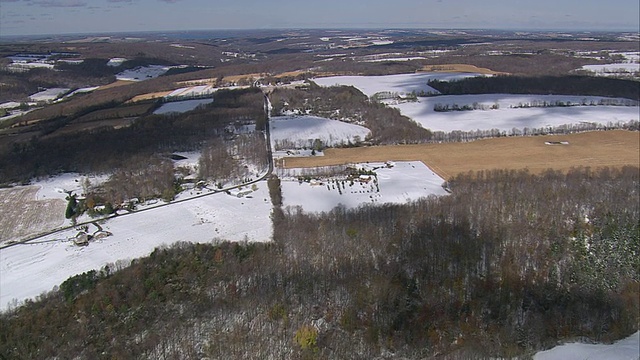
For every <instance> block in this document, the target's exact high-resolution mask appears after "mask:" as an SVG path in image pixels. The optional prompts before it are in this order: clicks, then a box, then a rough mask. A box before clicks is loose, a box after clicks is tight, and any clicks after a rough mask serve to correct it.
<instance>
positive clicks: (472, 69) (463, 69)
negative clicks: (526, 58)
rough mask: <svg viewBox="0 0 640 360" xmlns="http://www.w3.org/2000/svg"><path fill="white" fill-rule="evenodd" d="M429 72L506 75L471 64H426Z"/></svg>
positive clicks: (425, 69) (424, 69) (424, 68)
mask: <svg viewBox="0 0 640 360" xmlns="http://www.w3.org/2000/svg"><path fill="white" fill-rule="evenodd" d="M422 70H423V71H427V72H443V73H447V72H453V73H456V72H457V73H476V74H484V75H506V74H507V73H505V72H500V71H493V70H491V69H487V68H481V67H477V66H475V65H469V64H442V65H425V66H424V67H423V68H422Z"/></svg>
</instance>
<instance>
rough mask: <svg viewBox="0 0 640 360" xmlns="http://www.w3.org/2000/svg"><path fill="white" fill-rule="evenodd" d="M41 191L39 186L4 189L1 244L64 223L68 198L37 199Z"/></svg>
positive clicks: (0, 195) (1, 192) (0, 205)
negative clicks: (66, 199)
mask: <svg viewBox="0 0 640 360" xmlns="http://www.w3.org/2000/svg"><path fill="white" fill-rule="evenodd" d="M38 190H39V189H38V187H37V186H27V187H20V188H15V189H3V190H0V214H2V216H0V243H2V242H4V241H5V240H11V239H18V238H20V237H22V236H26V235H31V234H33V233H37V232H39V231H46V230H49V229H53V228H55V227H58V226H60V225H62V224H63V223H64V216H63V214H64V208H65V206H66V201H64V200H62V199H53V198H48V199H46V200H43V199H41V200H37V199H36V194H37V193H38ZM18 204H19V205H18Z"/></svg>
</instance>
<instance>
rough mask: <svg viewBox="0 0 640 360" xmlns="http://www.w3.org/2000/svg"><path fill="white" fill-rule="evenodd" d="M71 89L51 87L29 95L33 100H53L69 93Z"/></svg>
mask: <svg viewBox="0 0 640 360" xmlns="http://www.w3.org/2000/svg"><path fill="white" fill-rule="evenodd" d="M69 90H71V89H66V88H51V89H47V90H43V91H40V92H38V93H35V94H33V95H31V96H29V99H30V100H31V101H53V100H55V99H57V98H59V97H60V96H61V95H63V94H65V93H67V92H68V91H69Z"/></svg>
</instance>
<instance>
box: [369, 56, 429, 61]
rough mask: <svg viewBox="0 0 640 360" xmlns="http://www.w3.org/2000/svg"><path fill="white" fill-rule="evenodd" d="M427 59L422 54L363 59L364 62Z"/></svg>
mask: <svg viewBox="0 0 640 360" xmlns="http://www.w3.org/2000/svg"><path fill="white" fill-rule="evenodd" d="M425 59H426V58H425V57H422V56H408V57H395V58H386V59H372V60H363V62H383V61H411V60H425Z"/></svg>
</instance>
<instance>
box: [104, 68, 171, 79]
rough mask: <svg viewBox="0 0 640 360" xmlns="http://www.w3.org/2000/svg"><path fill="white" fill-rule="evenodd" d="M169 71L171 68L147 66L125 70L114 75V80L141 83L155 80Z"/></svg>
mask: <svg viewBox="0 0 640 360" xmlns="http://www.w3.org/2000/svg"><path fill="white" fill-rule="evenodd" d="M169 69H171V66H162V65H149V66H139V67H137V68H135V69H130V70H125V71H123V72H121V73H118V74H116V79H118V80H126V81H142V80H148V79H153V78H156V77H158V76H160V75H162V74H164V73H166V72H167V71H169Z"/></svg>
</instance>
